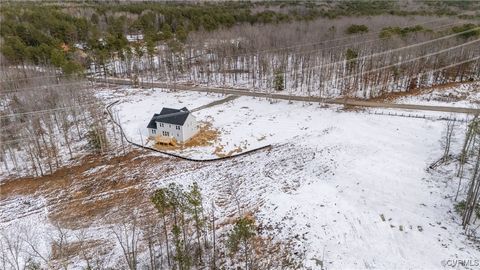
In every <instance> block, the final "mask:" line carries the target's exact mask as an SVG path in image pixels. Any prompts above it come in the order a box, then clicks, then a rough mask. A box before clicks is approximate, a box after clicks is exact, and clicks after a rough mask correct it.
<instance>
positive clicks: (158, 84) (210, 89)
mask: <svg viewBox="0 0 480 270" xmlns="http://www.w3.org/2000/svg"><path fill="white" fill-rule="evenodd" d="M95 81H96V82H101V83H111V84H117V85H132V83H131V81H130V80H127V79H110V78H109V79H108V82H107V81H105V79H95ZM142 87H159V88H170V89H177V90H184V91H196V92H210V93H223V94H231V95H236V96H250V97H265V98H272V99H283V100H289V101H306V102H321V103H328V104H340V105H350V106H361V107H375V108H388V109H406V110H417V111H435V112H452V113H467V114H480V109H475V108H463V107H450V106H430V105H416V104H395V103H382V102H373V101H361V100H351V99H324V98H319V97H308V96H292V95H284V94H276V93H265V92H253V91H251V90H249V89H229V88H218V87H202V86H192V85H185V84H172V83H162V82H154V83H151V82H142Z"/></svg>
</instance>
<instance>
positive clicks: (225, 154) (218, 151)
mask: <svg viewBox="0 0 480 270" xmlns="http://www.w3.org/2000/svg"><path fill="white" fill-rule="evenodd" d="M223 148H224V146H223V145H219V146H217V147H215V151H213V153H214V154H215V155H217V156H218V157H229V156H231V155H233V154H237V153H241V152H242V151H243V149H242V147H241V146H237V147H236V148H234V149H233V150H231V151H228V152H223Z"/></svg>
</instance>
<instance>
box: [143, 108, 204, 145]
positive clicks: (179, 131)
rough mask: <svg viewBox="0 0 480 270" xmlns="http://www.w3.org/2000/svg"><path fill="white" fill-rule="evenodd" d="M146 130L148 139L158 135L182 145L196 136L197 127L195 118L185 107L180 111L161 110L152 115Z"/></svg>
mask: <svg viewBox="0 0 480 270" xmlns="http://www.w3.org/2000/svg"><path fill="white" fill-rule="evenodd" d="M147 129H148V136H149V137H156V136H159V135H160V136H163V137H169V138H174V139H176V140H177V142H180V143H183V142H186V141H188V139H190V138H191V137H193V135H195V134H197V132H198V125H197V120H196V119H195V116H193V115H192V113H191V112H190V111H189V110H188V109H187V108H185V107H184V108H181V109H180V110H177V109H170V108H163V109H162V111H161V112H160V113H156V114H154V115H153V117H152V119H151V120H150V122H149V123H148V126H147Z"/></svg>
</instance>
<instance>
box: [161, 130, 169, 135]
mask: <svg viewBox="0 0 480 270" xmlns="http://www.w3.org/2000/svg"><path fill="white" fill-rule="evenodd" d="M162 135H163V136H170V133H168V132H167V131H163V132H162Z"/></svg>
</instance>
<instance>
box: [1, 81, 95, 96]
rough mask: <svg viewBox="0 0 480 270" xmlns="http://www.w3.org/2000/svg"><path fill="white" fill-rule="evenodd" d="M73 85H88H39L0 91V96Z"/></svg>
mask: <svg viewBox="0 0 480 270" xmlns="http://www.w3.org/2000/svg"><path fill="white" fill-rule="evenodd" d="M75 84H77V85H80V84H83V85H82V86H88V84H87V83H85V82H72V83H62V84H50V85H40V86H34V87H25V88H17V89H14V90H7V91H0V94H9V93H16V92H21V91H24V90H48V89H49V88H55V87H62V86H69V85H75Z"/></svg>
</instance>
